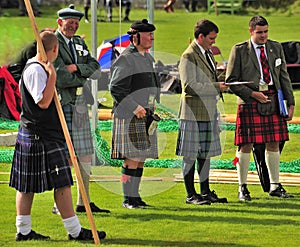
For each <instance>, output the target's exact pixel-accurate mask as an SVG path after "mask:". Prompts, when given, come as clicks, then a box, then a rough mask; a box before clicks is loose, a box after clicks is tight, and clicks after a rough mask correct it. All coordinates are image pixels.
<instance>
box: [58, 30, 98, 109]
mask: <svg viewBox="0 0 300 247" xmlns="http://www.w3.org/2000/svg"><path fill="white" fill-rule="evenodd" d="M55 34H56V35H57V38H58V41H59V52H58V56H57V59H56V60H55V61H54V63H53V64H54V67H55V69H56V73H57V78H56V87H57V91H58V94H59V95H60V96H61V104H62V105H66V104H69V103H71V104H75V100H76V91H77V88H78V87H82V86H83V85H84V84H85V83H86V79H87V78H90V77H92V76H95V75H96V74H98V73H97V72H99V68H100V65H99V63H98V62H97V60H96V59H95V58H93V57H92V56H91V54H90V52H89V50H88V48H87V45H86V44H85V42H84V40H83V39H82V38H81V37H80V36H74V37H73V43H74V46H75V51H76V54H77V62H76V66H77V68H78V71H77V72H76V73H72V74H71V73H69V72H68V71H67V69H66V65H69V64H75V61H74V59H73V56H72V54H71V52H70V49H69V46H68V45H67V44H66V42H65V40H64V38H63V37H62V35H61V34H60V33H59V32H58V31H56V33H55ZM98 75H99V74H98Z"/></svg>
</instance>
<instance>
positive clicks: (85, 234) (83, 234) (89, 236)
mask: <svg viewBox="0 0 300 247" xmlns="http://www.w3.org/2000/svg"><path fill="white" fill-rule="evenodd" d="M97 232H98V237H99V239H104V238H105V237H106V233H105V232H104V231H97ZM68 239H69V240H82V241H88V240H94V237H93V233H92V231H91V230H88V229H85V228H81V230H80V233H79V235H78V237H77V238H74V237H72V236H71V235H70V234H68Z"/></svg>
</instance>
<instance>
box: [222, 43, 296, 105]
mask: <svg viewBox="0 0 300 247" xmlns="http://www.w3.org/2000/svg"><path fill="white" fill-rule="evenodd" d="M266 53H267V57H268V63H269V68H270V73H271V76H272V80H273V83H274V86H275V87H276V89H282V91H283V94H284V97H285V99H286V100H287V105H288V106H290V105H295V99H294V95H293V89H292V85H291V81H290V78H289V74H288V72H287V68H286V61H285V57H284V53H283V49H282V46H281V44H280V43H278V42H276V41H272V40H268V41H267V43H266ZM260 78H261V73H260V67H259V63H258V59H257V56H256V53H255V51H254V48H253V46H252V43H251V40H248V41H245V42H243V43H239V44H237V45H235V46H233V48H232V50H231V53H230V57H229V61H228V65H227V69H226V82H234V81H253V82H254V83H253V84H244V85H236V86H230V90H231V91H232V92H233V93H235V94H236V95H237V96H238V104H243V103H251V102H254V101H255V99H254V98H252V97H251V93H252V92H253V91H259V82H260Z"/></svg>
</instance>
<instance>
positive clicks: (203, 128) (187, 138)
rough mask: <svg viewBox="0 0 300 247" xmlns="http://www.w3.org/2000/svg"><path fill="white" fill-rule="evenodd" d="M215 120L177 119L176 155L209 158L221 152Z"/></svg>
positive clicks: (218, 129)
mask: <svg viewBox="0 0 300 247" xmlns="http://www.w3.org/2000/svg"><path fill="white" fill-rule="evenodd" d="M219 134H220V128H219V126H218V122H217V121H213V122H199V121H198V122H197V121H189V120H182V119H181V120H180V121H179V130H178V137H177V146H176V155H178V156H185V157H190V158H195V157H198V158H209V157H213V156H218V155H220V154H221V153H222V149H221V143H220V135H219Z"/></svg>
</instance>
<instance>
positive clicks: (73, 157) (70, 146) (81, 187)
mask: <svg viewBox="0 0 300 247" xmlns="http://www.w3.org/2000/svg"><path fill="white" fill-rule="evenodd" d="M24 2H25V6H26V10H27V13H28V16H29V19H30V22H31V25H32V29H33V32H34V36H35V39H36V41H37V44H38V49H39V52H40V53H41V54H42V58H43V60H44V61H45V62H46V61H47V57H46V52H45V49H44V46H43V43H42V40H41V38H40V34H39V31H38V28H37V25H36V22H35V18H34V14H33V11H32V7H31V4H30V1H29V0H24ZM54 102H55V106H56V109H57V112H58V116H59V120H60V123H61V126H62V129H63V132H64V136H65V139H66V142H67V145H68V150H69V153H70V159H71V162H72V164H73V166H74V170H75V174H76V178H77V182H78V186H79V190H80V193H81V195H82V199H83V203H84V206H85V210H86V214H87V216H88V220H89V223H90V227H91V230H92V233H93V237H94V242H95V244H96V245H99V244H100V239H99V236H98V232H97V229H96V225H95V221H94V218H93V215H92V211H91V207H90V203H89V200H88V197H87V194H86V191H85V188H84V184H83V180H82V177H81V173H80V169H79V166H78V161H77V157H76V154H75V151H74V148H73V144H72V141H71V137H70V133H69V130H68V127H67V124H66V120H65V116H64V113H63V110H62V107H61V104H60V101H59V99H58V95H57V91H56V90H55V91H54Z"/></svg>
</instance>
